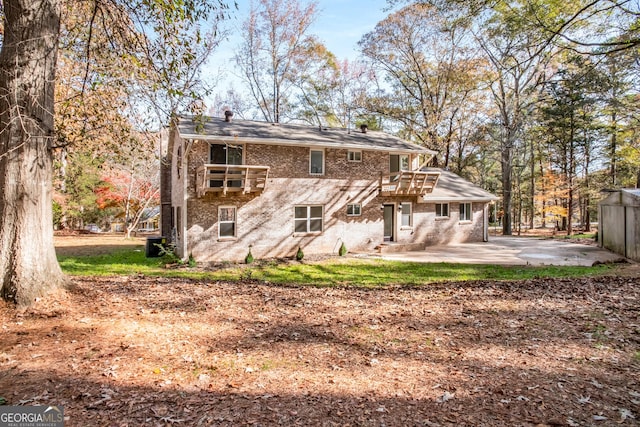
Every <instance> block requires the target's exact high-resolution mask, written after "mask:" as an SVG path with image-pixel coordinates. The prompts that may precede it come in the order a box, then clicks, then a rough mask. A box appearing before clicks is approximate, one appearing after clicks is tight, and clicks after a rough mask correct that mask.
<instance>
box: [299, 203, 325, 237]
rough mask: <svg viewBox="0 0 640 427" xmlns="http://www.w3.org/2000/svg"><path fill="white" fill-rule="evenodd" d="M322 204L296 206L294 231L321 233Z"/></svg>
mask: <svg viewBox="0 0 640 427" xmlns="http://www.w3.org/2000/svg"><path fill="white" fill-rule="evenodd" d="M322 217H323V207H322V206H296V207H295V218H294V223H295V232H296V233H321V232H322V222H323V219H322Z"/></svg>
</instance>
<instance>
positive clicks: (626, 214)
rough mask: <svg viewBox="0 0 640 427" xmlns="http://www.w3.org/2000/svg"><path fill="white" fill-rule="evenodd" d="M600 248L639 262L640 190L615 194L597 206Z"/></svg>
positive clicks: (617, 191)
mask: <svg viewBox="0 0 640 427" xmlns="http://www.w3.org/2000/svg"><path fill="white" fill-rule="evenodd" d="M598 244H599V246H601V247H604V248H607V249H609V250H610V251H612V252H615V253H617V254H620V255H623V256H625V257H627V258H630V259H633V260H635V261H640V190H639V189H622V190H616V191H612V192H611V193H610V194H609V195H608V196H607V197H605V199H604V200H602V201H601V202H600V203H599V204H598Z"/></svg>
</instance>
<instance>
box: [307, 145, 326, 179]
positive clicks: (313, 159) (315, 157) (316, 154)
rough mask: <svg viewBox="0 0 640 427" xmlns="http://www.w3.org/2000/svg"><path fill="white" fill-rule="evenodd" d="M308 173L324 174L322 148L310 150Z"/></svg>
mask: <svg viewBox="0 0 640 427" xmlns="http://www.w3.org/2000/svg"><path fill="white" fill-rule="evenodd" d="M309 173H310V174H311V175H324V150H313V149H312V150H310V152H309Z"/></svg>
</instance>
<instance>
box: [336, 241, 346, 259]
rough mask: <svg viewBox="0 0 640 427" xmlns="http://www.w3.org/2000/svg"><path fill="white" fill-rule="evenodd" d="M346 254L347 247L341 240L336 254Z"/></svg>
mask: <svg viewBox="0 0 640 427" xmlns="http://www.w3.org/2000/svg"><path fill="white" fill-rule="evenodd" d="M346 254H347V247H346V246H345V245H344V242H342V245H340V250H339V251H338V255H340V256H345V255H346Z"/></svg>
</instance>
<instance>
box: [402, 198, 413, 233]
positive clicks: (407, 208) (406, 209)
mask: <svg viewBox="0 0 640 427" xmlns="http://www.w3.org/2000/svg"><path fill="white" fill-rule="evenodd" d="M400 212H401V213H402V220H401V222H400V225H401V226H402V227H411V203H409V202H402V203H400Z"/></svg>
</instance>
